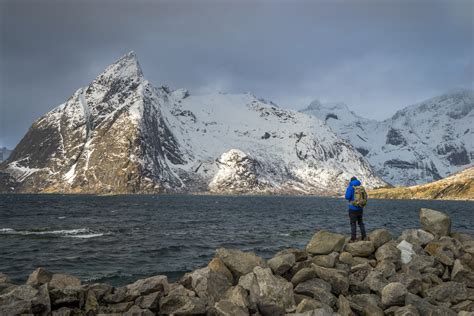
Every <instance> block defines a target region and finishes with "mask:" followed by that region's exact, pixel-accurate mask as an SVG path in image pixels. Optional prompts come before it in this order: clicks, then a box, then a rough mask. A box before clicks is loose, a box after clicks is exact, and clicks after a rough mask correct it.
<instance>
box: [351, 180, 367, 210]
mask: <svg viewBox="0 0 474 316" xmlns="http://www.w3.org/2000/svg"><path fill="white" fill-rule="evenodd" d="M353 188H354V200H353V201H351V204H352V205H354V206H357V207H365V206H366V205H367V192H366V191H365V188H364V187H363V186H361V185H359V186H354V187H353Z"/></svg>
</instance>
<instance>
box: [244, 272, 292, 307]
mask: <svg viewBox="0 0 474 316" xmlns="http://www.w3.org/2000/svg"><path fill="white" fill-rule="evenodd" d="M253 273H254V274H255V281H256V285H257V287H258V291H255V289H257V287H255V286H251V287H250V288H251V291H250V296H251V297H253V300H254V301H255V302H257V305H258V308H259V310H260V312H261V313H262V314H263V315H279V314H284V313H285V312H286V310H290V309H293V308H295V298H294V295H293V285H292V284H291V283H290V282H288V281H286V280H285V279H283V278H282V277H280V276H275V275H273V274H272V271H271V270H270V269H269V268H262V267H259V266H256V267H255V268H254V269H253Z"/></svg>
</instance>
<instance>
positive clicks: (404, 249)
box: [397, 240, 415, 264]
mask: <svg viewBox="0 0 474 316" xmlns="http://www.w3.org/2000/svg"><path fill="white" fill-rule="evenodd" d="M397 248H398V249H400V251H401V254H400V258H401V260H402V263H404V264H407V263H409V262H410V261H411V258H412V257H413V256H414V255H415V252H414V251H413V245H412V244H410V243H409V242H408V241H406V240H402V241H401V242H400V243H399V244H398V245H397Z"/></svg>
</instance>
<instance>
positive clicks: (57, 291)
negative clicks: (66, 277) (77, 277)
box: [49, 286, 86, 309]
mask: <svg viewBox="0 0 474 316" xmlns="http://www.w3.org/2000/svg"><path fill="white" fill-rule="evenodd" d="M49 296H50V298H51V306H52V308H53V309H56V308H58V307H70V308H80V307H81V306H83V305H84V303H85V300H86V290H85V289H84V288H82V287H80V286H66V287H63V288H58V287H56V288H52V289H50V291H49Z"/></svg>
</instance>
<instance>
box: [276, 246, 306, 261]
mask: <svg viewBox="0 0 474 316" xmlns="http://www.w3.org/2000/svg"><path fill="white" fill-rule="evenodd" d="M290 253H291V254H293V255H294V256H295V259H296V262H299V261H303V260H306V259H307V258H308V253H307V252H306V250H303V249H297V248H287V249H283V250H280V251H278V252H277V253H276V254H275V257H277V256H281V255H287V254H290Z"/></svg>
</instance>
